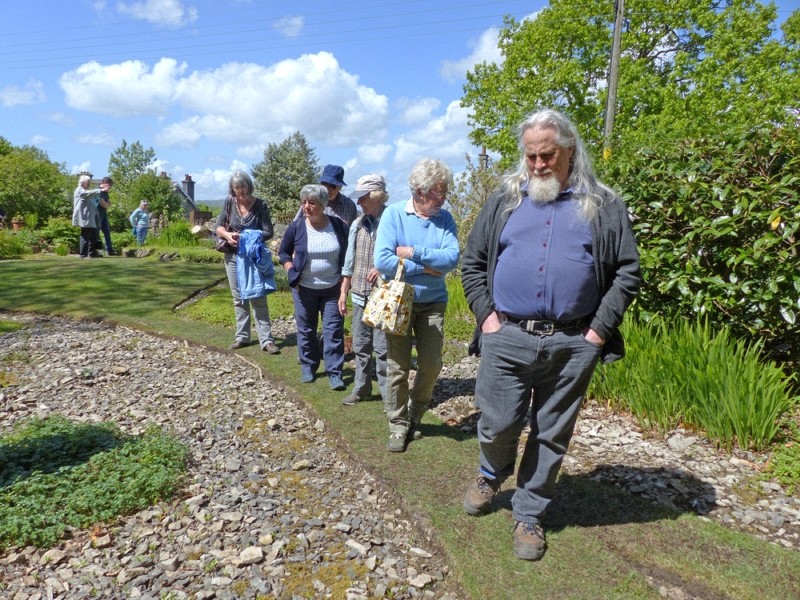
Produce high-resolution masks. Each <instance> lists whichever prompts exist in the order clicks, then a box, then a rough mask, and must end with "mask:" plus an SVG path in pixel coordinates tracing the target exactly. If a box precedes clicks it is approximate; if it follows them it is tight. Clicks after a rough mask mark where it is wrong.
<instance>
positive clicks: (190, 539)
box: [0, 315, 456, 600]
mask: <svg viewBox="0 0 800 600" xmlns="http://www.w3.org/2000/svg"><path fill="white" fill-rule="evenodd" d="M2 318H11V319H23V320H25V321H27V322H28V328H26V329H24V330H20V331H17V332H14V333H8V334H5V335H3V336H2V337H0V340H1V341H0V348H2V350H0V359H2V362H1V363H0V367H2V368H3V370H4V371H6V372H7V373H10V376H9V378H7V379H6V380H7V381H9V380H10V379H11V378H13V379H14V381H12V382H11V383H12V385H10V386H9V387H6V388H3V389H0V432H2V433H7V432H8V431H10V430H11V428H12V427H13V426H14V425H15V424H16V423H19V422H22V421H23V420H24V419H26V418H28V417H31V416H34V415H35V416H39V417H43V418H44V417H47V416H48V415H52V414H60V415H63V416H65V417H67V418H69V419H71V420H74V421H77V422H100V421H115V422H116V423H118V424H119V426H120V428H121V429H122V430H123V431H125V432H127V433H129V434H133V435H136V434H140V433H142V432H143V431H145V429H146V428H147V427H148V425H149V424H151V423H157V424H159V425H161V426H162V427H163V428H164V429H165V430H167V431H169V432H171V433H172V434H173V435H175V436H176V437H177V438H179V439H180V440H181V441H182V442H183V443H185V444H186V445H187V446H188V447H189V448H190V450H191V453H192V462H191V464H190V466H189V478H190V482H189V485H188V487H187V489H186V490H185V493H184V494H182V495H181V496H180V497H178V498H175V499H173V500H172V501H170V502H162V503H160V504H159V505H157V506H153V507H151V508H150V509H148V510H144V511H141V512H138V513H136V514H133V515H129V516H126V517H122V518H120V519H119V520H118V521H117V522H115V523H112V524H108V525H107V526H105V527H98V528H96V529H95V530H94V531H91V532H87V531H73V532H72V538H71V539H68V540H65V541H64V542H63V543H62V544H61V545H59V546H58V547H56V548H53V549H50V550H47V551H42V550H38V549H36V548H33V547H25V548H17V547H15V548H10V549H8V550H7V551H6V553H5V555H4V556H2V557H0V596H2V597H3V598H11V599H13V600H42V599H44V598H48V599H51V598H96V597H101V598H123V597H125V598H151V599H156V598H163V597H166V596H169V597H171V598H176V599H180V598H190V597H191V598H197V599H206V600H207V599H210V598H218V599H226V598H239V597H241V598H257V597H259V598H292V597H302V598H306V597H315V598H348V599H349V600H360V599H366V598H368V597H369V598H372V597H384V596H390V597H392V598H406V599H410V598H445V599H454V598H455V597H456V595H455V592H454V591H453V590H454V589H455V588H454V586H453V585H452V584H451V582H450V580H449V578H448V573H449V569H448V566H447V565H446V563H445V562H444V561H443V560H442V559H441V558H439V557H440V556H441V553H440V552H439V551H438V549H437V547H436V546H435V543H434V542H431V541H430V537H429V536H428V534H427V532H425V531H421V529H420V527H419V525H418V524H417V523H416V522H415V519H414V518H413V517H411V516H410V515H408V514H407V513H406V512H404V510H403V509H402V508H401V506H400V504H399V503H398V499H397V498H396V496H395V495H394V493H393V492H391V491H389V490H386V489H383V488H382V487H381V485H380V483H379V482H377V481H375V480H374V479H373V478H372V477H371V476H370V475H369V474H367V473H366V472H364V471H363V470H362V469H361V468H359V466H358V465H356V464H354V463H353V462H352V461H351V460H350V459H349V458H348V457H347V456H346V455H345V454H344V453H343V452H341V451H340V450H339V449H338V448H337V446H336V442H335V440H334V439H333V438H332V437H331V436H330V435H329V433H328V432H326V430H325V425H324V423H323V422H322V421H321V420H319V419H317V418H315V417H314V416H312V415H310V414H309V412H308V410H307V409H306V408H305V407H304V406H303V405H302V403H300V402H299V401H297V400H295V399H294V397H293V394H292V392H291V390H286V389H283V388H281V387H280V386H276V385H275V384H273V383H271V382H269V381H267V380H263V379H261V378H260V372H259V370H258V368H257V367H254V366H252V365H250V364H248V363H247V362H245V361H244V360H242V359H241V358H240V357H237V356H233V355H228V354H218V353H214V352H210V351H208V350H206V349H204V348H198V347H190V346H189V345H188V344H186V343H184V342H178V341H176V340H164V339H159V338H157V337H153V336H149V335H145V334H142V333H139V332H137V331H133V330H129V329H125V328H122V327H118V328H110V327H107V326H104V325H101V324H94V323H79V322H72V321H67V320H62V319H57V318H53V319H48V318H42V317H36V318H33V317H30V318H27V317H21V316H18V315H2ZM425 539H428V540H429V541H427V542H420V541H418V540H425ZM412 540H413V541H412ZM422 545H425V546H426V548H423V547H421V546H422Z"/></svg>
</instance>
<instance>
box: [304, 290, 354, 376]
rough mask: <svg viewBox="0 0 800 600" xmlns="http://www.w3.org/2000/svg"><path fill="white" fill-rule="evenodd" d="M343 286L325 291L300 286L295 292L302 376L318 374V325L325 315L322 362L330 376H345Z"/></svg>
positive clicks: (323, 321) (323, 320)
mask: <svg viewBox="0 0 800 600" xmlns="http://www.w3.org/2000/svg"><path fill="white" fill-rule="evenodd" d="M340 288H341V284H340V283H337V284H336V285H334V286H333V287H329V288H325V289H322V290H314V289H311V288H305V287H303V286H301V285H297V286H296V287H294V288H292V299H293V300H294V320H295V323H297V355H298V357H299V358H300V366H301V368H302V370H303V373H311V374H312V375H313V374H315V373H316V372H317V369H319V364H320V351H319V341H318V340H317V323H318V322H319V316H320V315H322V338H323V341H324V344H323V349H322V358H323V359H324V360H325V371H326V372H327V373H328V375H336V376H337V377H341V376H342V365H343V364H344V317H343V316H342V315H341V314H339V289H340Z"/></svg>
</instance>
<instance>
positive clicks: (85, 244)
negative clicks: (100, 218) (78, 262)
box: [80, 227, 97, 256]
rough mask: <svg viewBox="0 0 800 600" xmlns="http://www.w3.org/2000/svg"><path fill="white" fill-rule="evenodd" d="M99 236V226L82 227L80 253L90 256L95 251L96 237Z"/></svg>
mask: <svg viewBox="0 0 800 600" xmlns="http://www.w3.org/2000/svg"><path fill="white" fill-rule="evenodd" d="M96 237H97V227H81V245H80V255H81V256H89V254H91V253H92V252H94V251H95V246H94V243H95V238H96Z"/></svg>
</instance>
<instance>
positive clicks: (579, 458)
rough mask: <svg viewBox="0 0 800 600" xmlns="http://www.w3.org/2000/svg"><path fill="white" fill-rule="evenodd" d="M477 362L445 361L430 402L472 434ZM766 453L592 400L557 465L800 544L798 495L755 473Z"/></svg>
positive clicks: (798, 547) (768, 537) (763, 535)
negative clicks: (716, 442) (648, 424)
mask: <svg viewBox="0 0 800 600" xmlns="http://www.w3.org/2000/svg"><path fill="white" fill-rule="evenodd" d="M477 369H478V360H477V359H476V358H475V357H468V358H465V359H464V360H462V361H461V362H459V363H458V364H456V365H450V366H445V367H444V369H443V370H442V373H441V375H440V377H439V383H438V384H437V386H436V389H435V391H434V397H433V401H432V402H431V405H432V406H433V408H432V409H431V410H432V411H433V412H434V413H436V415H437V416H438V417H439V418H440V419H441V420H443V421H445V422H447V423H449V424H450V425H453V426H458V427H460V428H461V429H462V430H463V431H465V432H469V433H472V432H474V431H475V429H476V425H477V422H478V418H479V416H480V412H479V411H478V410H477V409H476V408H475V407H474V405H473V400H474V393H475V375H476V374H477ZM528 431H529V429H526V430H525V431H524V432H523V439H524V438H525V436H526V435H527V433H528ZM768 459H769V454H768V453H763V454H755V453H752V452H741V451H738V450H737V451H734V452H733V453H731V454H728V453H726V452H722V451H719V450H716V449H715V448H714V446H713V445H712V444H711V443H709V441H708V440H707V439H705V438H701V437H699V436H698V435H696V434H692V433H690V432H687V431H684V430H682V429H679V430H676V431H673V432H670V434H669V435H668V436H666V437H665V438H662V437H659V436H657V435H655V434H653V433H649V432H645V431H644V430H642V429H641V427H639V424H638V422H637V421H636V419H635V418H634V417H632V416H631V415H625V414H620V413H615V412H611V411H609V410H606V409H605V408H603V407H600V406H598V405H597V404H596V403H594V402H590V403H588V404H587V405H586V406H584V407H583V409H582V410H581V413H580V416H579V418H578V422H577V424H576V426H575V434H574V436H573V438H572V442H571V443H570V447H569V451H568V453H567V455H566V457H565V458H564V463H563V467H562V470H563V472H565V473H568V474H570V475H578V474H584V475H586V474H588V475H589V476H590V478H591V479H592V480H594V481H599V482H605V483H608V484H611V485H614V486H615V487H617V488H620V489H624V490H626V491H628V492H630V493H632V494H637V495H640V496H642V497H644V498H648V499H650V500H652V501H654V502H659V503H661V504H664V505H667V506H669V507H671V508H674V509H675V510H679V511H685V512H694V513H695V514H698V515H702V517H703V518H707V519H712V520H714V521H717V522H718V523H721V524H722V525H725V526H727V527H731V528H734V529H738V530H740V531H744V532H746V533H749V534H752V535H754V536H756V537H758V538H761V539H764V540H768V541H770V542H772V543H774V544H777V545H779V546H782V547H784V548H790V549H794V550H800V497H798V496H794V497H792V496H787V495H786V493H785V490H784V489H783V488H782V487H781V486H780V485H779V484H777V483H775V482H773V481H762V480H761V479H760V475H761V472H762V469H763V467H764V466H765V464H766V463H767V461H768ZM476 460H477V457H476ZM476 468H477V467H476Z"/></svg>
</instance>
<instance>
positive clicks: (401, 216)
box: [375, 199, 459, 302]
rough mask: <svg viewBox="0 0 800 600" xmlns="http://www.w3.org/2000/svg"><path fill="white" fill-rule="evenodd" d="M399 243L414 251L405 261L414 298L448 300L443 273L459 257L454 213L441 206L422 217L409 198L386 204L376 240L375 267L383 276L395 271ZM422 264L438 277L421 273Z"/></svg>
mask: <svg viewBox="0 0 800 600" xmlns="http://www.w3.org/2000/svg"><path fill="white" fill-rule="evenodd" d="M398 246H413V248H414V255H413V256H412V257H411V259H406V261H405V268H406V276H405V281H406V282H407V283H410V284H411V285H413V286H414V302H447V286H446V285H445V281H444V276H445V275H446V274H447V273H449V272H450V271H452V270H453V269H455V268H456V267H457V266H458V258H459V248H458V237H457V236H456V222H455V221H454V220H453V216H452V215H451V214H450V213H449V212H447V211H446V210H444V209H442V210H440V211H439V213H438V214H437V215H436V216H435V217H431V218H429V219H423V218H422V217H419V216H417V214H416V212H415V211H414V203H413V201H412V200H410V199H409V201H408V202H405V203H404V202H398V203H397V204H392V205H390V206H387V207H386V210H384V211H383V215H382V216H381V225H380V227H378V237H377V240H376V241H375V268H376V269H378V271H380V272H381V274H382V275H383V276H384V277H388V278H392V277H394V274H395V272H396V271H397V263H398V261H399V258H398V256H397V254H396V251H397V247H398ZM425 267H430V268H431V269H433V270H435V271H438V272H439V273H441V274H442V275H441V277H439V276H436V275H429V274H427V273H423V269H424V268H425Z"/></svg>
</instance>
